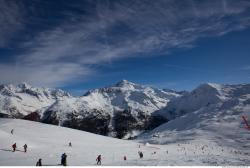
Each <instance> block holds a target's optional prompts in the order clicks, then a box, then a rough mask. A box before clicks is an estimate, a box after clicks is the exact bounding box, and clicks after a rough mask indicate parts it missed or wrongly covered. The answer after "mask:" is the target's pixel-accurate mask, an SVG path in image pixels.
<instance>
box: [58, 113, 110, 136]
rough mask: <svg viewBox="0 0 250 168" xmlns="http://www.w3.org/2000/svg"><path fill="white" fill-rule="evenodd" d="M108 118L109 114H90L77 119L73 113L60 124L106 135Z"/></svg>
mask: <svg viewBox="0 0 250 168" xmlns="http://www.w3.org/2000/svg"><path fill="white" fill-rule="evenodd" d="M110 119H111V117H110V116H109V115H103V116H99V115H90V116H87V117H85V118H82V119H78V118H77V116H75V115H74V114H70V115H69V116H68V120H66V121H64V122H63V124H62V125H63V126H65V127H69V128H74V129H79V130H83V131H87V132H91V133H95V134H100V135H108V133H109V122H110Z"/></svg>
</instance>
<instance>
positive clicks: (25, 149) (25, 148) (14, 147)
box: [12, 143, 28, 153]
mask: <svg viewBox="0 0 250 168" xmlns="http://www.w3.org/2000/svg"><path fill="white" fill-rule="evenodd" d="M16 148H17V145H16V143H14V144H12V151H13V152H15V151H16ZM27 148H28V145H27V144H24V145H23V149H24V152H25V153H26V152H27Z"/></svg>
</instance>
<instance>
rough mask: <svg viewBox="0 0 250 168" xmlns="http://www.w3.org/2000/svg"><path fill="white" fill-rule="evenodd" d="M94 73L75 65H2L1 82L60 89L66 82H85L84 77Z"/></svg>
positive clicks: (0, 70) (0, 71) (0, 66)
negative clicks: (24, 83) (23, 83)
mask: <svg viewBox="0 0 250 168" xmlns="http://www.w3.org/2000/svg"><path fill="white" fill-rule="evenodd" d="M93 73H94V72H93V71H90V70H89V69H87V68H85V67H82V66H81V65H79V64H74V63H57V64H56V63H53V64H46V65H25V66H23V65H20V64H16V65H13V64H0V76H1V80H2V81H5V82H6V83H14V84H17V83H20V82H28V83H30V84H33V85H35V86H49V87H55V86H57V87H59V86H63V84H64V83H65V82H67V83H70V81H74V82H76V81H78V82H80V81H84V80H85V79H84V78H82V77H83V76H85V77H87V76H88V75H90V74H93Z"/></svg>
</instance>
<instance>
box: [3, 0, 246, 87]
mask: <svg viewBox="0 0 250 168" xmlns="http://www.w3.org/2000/svg"><path fill="white" fill-rule="evenodd" d="M89 3H90V4H92V6H94V7H93V8H91V9H82V8H83V5H76V6H75V7H74V8H75V9H76V8H78V9H79V10H80V9H81V10H87V11H88V12H89V11H91V12H89V13H90V14H87V15H86V14H82V13H79V14H75V13H71V11H64V12H66V13H67V16H68V17H66V18H65V20H64V21H62V22H61V23H60V24H59V25H57V26H54V27H52V28H50V29H46V30H43V31H40V32H38V33H37V34H36V36H35V37H32V38H29V39H28V40H27V39H26V40H24V41H23V42H22V43H20V45H19V47H20V48H22V49H23V50H24V53H22V54H19V55H18V56H17V57H16V60H15V61H16V62H17V63H18V65H16V64H15V63H12V64H9V65H2V66H1V67H0V68H1V69H2V70H5V71H6V72H5V73H9V76H8V77H7V76H4V73H0V77H1V79H4V80H3V81H6V80H7V81H12V80H13V81H18V80H21V79H23V80H27V81H35V83H39V82H40V83H43V84H45V85H47V84H49V85H62V84H66V83H68V82H71V81H72V77H73V78H75V79H77V78H87V76H86V75H89V74H91V73H92V72H93V71H95V69H94V68H91V65H98V64H104V63H112V62H113V61H115V60H120V59H123V58H128V57H144V56H152V55H157V53H158V54H162V53H169V52H171V49H173V48H189V47H193V46H194V45H195V41H196V40H197V39H199V38H203V37H213V36H221V35H224V34H226V33H229V32H231V31H237V30H242V29H244V28H246V27H248V26H249V25H250V15H249V7H250V2H249V1H244V0H242V1H237V2H236V1H234V0H218V1H208V0H207V1H195V0H184V1H174V0H158V1H151V0H141V1H97V2H94V1H89ZM16 5H17V6H18V4H16ZM5 6H6V5H5ZM12 8H14V9H15V10H14V11H18V7H15V6H14V7H12ZM5 10H7V11H8V10H9V9H5ZM15 13H17V12H15ZM15 13H14V14H13V15H11V16H12V17H13V18H14V22H13V24H16V23H17V24H19V23H22V19H20V18H17V19H15V18H16V14H15ZM2 22H3V21H1V19H0V23H1V24H2ZM11 25H12V22H10V23H8V26H7V27H10V26H11ZM3 32H4V31H3ZM13 32H14V30H13ZM2 34H3V33H2ZM11 34H14V33H11ZM3 39H5V40H4V41H6V39H8V38H3ZM12 67H15V68H16V71H14V72H11V69H12ZM33 69H34V70H33ZM54 69H56V71H54ZM26 72H28V73H30V74H29V75H27V74H26ZM20 73H21V75H20ZM20 76H21V77H20ZM46 76H47V77H48V78H46ZM39 78H40V79H44V81H43V82H42V81H40V80H39ZM52 78H54V79H52Z"/></svg>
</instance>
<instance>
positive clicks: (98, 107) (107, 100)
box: [0, 80, 180, 138]
mask: <svg viewBox="0 0 250 168" xmlns="http://www.w3.org/2000/svg"><path fill="white" fill-rule="evenodd" d="M179 96H180V94H178V93H177V92H174V91H164V90H160V89H155V88H151V87H147V86H143V85H139V84H135V83H132V82H129V81H126V80H122V81H120V82H118V83H117V84H115V85H114V86H111V87H105V88H100V89H94V90H90V91H88V92H87V93H86V94H85V95H83V96H81V97H73V96H70V95H69V94H68V93H67V92H64V91H62V90H56V89H48V88H35V87H32V86H30V85H28V84H26V83H23V84H19V85H17V86H14V85H1V86H0V113H1V114H0V116H9V117H14V118H24V119H28V120H33V121H41V122H45V123H49V124H55V125H62V126H66V127H70V128H76V129H81V130H85V131H89V132H93V133H97V134H102V135H110V136H114V137H119V138H126V136H127V138H129V137H130V136H133V135H132V134H137V133H139V132H141V131H144V130H147V129H152V128H155V127H156V126H158V125H160V124H162V123H164V122H166V121H167V120H165V119H164V118H163V117H159V116H152V115H151V113H153V112H155V111H157V110H159V109H161V108H163V107H165V106H166V105H167V103H168V102H169V101H170V100H171V99H173V98H176V97H179ZM130 134H131V135H130Z"/></svg>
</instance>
